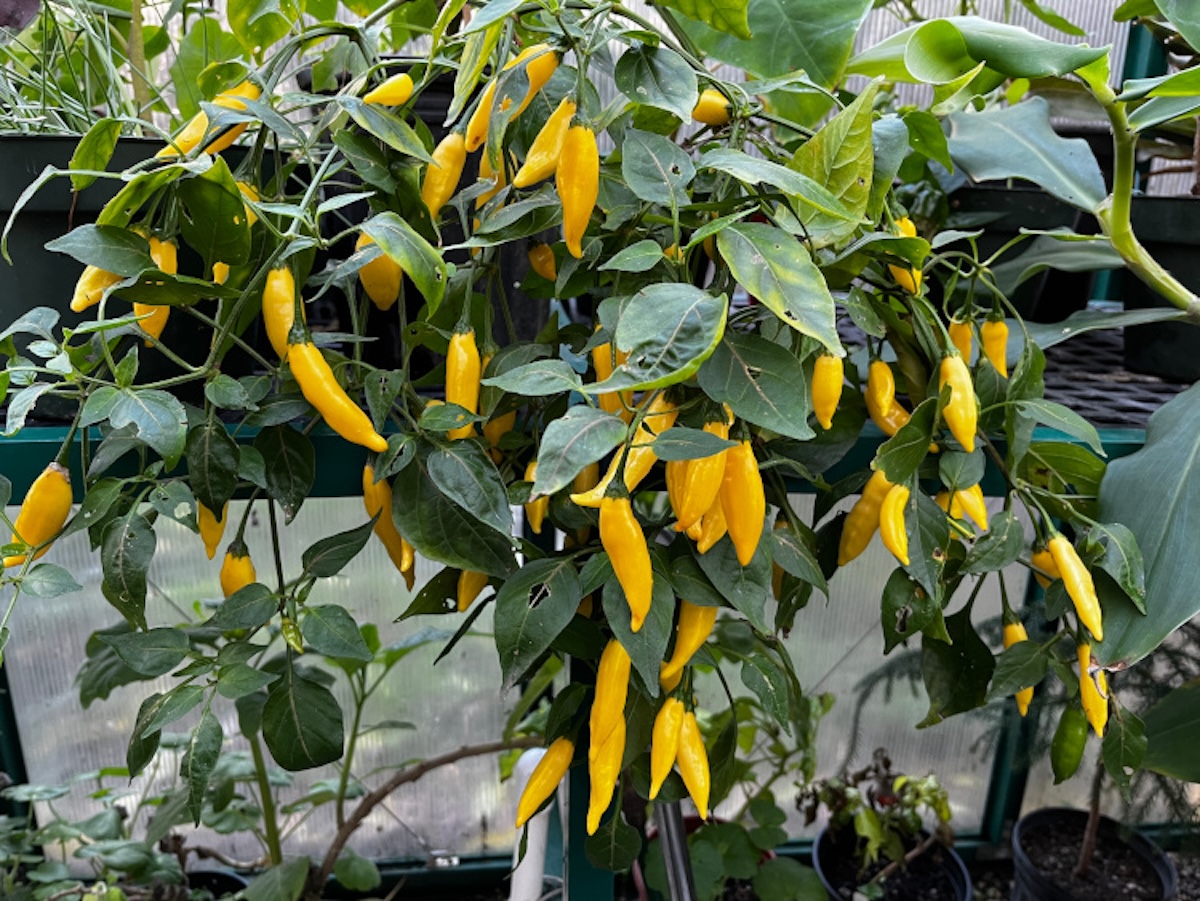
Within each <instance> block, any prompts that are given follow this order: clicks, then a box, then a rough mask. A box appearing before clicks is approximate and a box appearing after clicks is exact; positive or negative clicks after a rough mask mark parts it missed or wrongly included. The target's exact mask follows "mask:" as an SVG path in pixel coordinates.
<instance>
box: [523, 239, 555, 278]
mask: <svg viewBox="0 0 1200 901" xmlns="http://www.w3.org/2000/svg"><path fill="white" fill-rule="evenodd" d="M529 268H530V269H532V270H533V271H534V272H536V273H537V274H538V275H540V276H541V277H542V278H544V279H545V280H546V281H548V282H553V281H556V280H557V279H558V267H557V266H556V265H555V262H554V251H553V250H552V249H551V248H550V245H549V244H534V245H533V246H532V247H530V248H529Z"/></svg>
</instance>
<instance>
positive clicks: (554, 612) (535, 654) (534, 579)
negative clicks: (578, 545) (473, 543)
mask: <svg viewBox="0 0 1200 901" xmlns="http://www.w3.org/2000/svg"><path fill="white" fill-rule="evenodd" d="M582 598H583V591H582V590H581V588H580V585H579V575H578V573H577V572H576V570H575V564H574V562H572V561H571V560H567V559H562V558H556V559H549V560H534V561H532V562H530V563H527V564H525V566H523V567H522V568H521V569H520V570H518V571H517V572H516V573H514V574H513V575H512V576H510V577H509V578H508V579H506V580H505V582H504V584H503V585H501V586H500V590H499V592H497V594H496V611H495V614H494V629H495V632H496V651H497V653H498V654H499V655H500V671H501V674H502V676H503V686H502V689H501V690H502V691H508V690H509V689H510V688H512V687H513V686H514V685H516V684H517V682H519V681H520V680H521V679H523V678H524V677H525V676H526V674H527V673H528V672H529V669H530V667H532V666H533V665H534V664H535V663H537V661H538V659H539V658H540V657H541V656H542V654H544V653H545V652H546V649H547V648H549V647H550V644H551V642H553V641H554V639H555V638H556V637H558V633H559V632H561V631H562V630H563V629H564V628H565V627H566V625H567V624H568V623H569V622H570V621H571V620H572V619H573V618H574V616H575V611H576V609H578V607H579V602H580V600H581V599H582Z"/></svg>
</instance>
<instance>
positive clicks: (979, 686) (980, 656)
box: [917, 606, 996, 729]
mask: <svg viewBox="0 0 1200 901" xmlns="http://www.w3.org/2000/svg"><path fill="white" fill-rule="evenodd" d="M946 632H947V633H948V634H949V636H950V639H951V642H952V643H949V644H948V643H946V642H944V641H939V640H938V639H935V638H930V637H929V636H925V638H924V639H922V641H921V673H922V675H923V677H924V679H925V691H926V692H927V693H928V695H929V712H928V713H927V714H926V715H925V718H924V719H923V720H921V722H919V723H918V724H917V728H918V729H924V728H926V727H927V726H932V725H935V724H937V723H940V722H941V721H942V720H944V719H945V718H946V717H948V716H953V715H954V714H956V713H964V712H965V711H967V710H974V709H975V708H976V707H982V706H983V705H984V704H985V703H986V702H987V690H988V683H989V682H990V681H991V679H992V672H993V670H994V669H995V668H996V661H995V658H993V657H992V652H991V651H989V650H988V646H987V645H986V644H984V643H983V640H982V639H981V638H980V637H979V635H978V634H977V633H976V631H975V627H974V626H972V625H971V608H970V606H968V607H966V608H965V609H963V610H960V611H959V612H958V613H955V614H954V615H953V616H948V617H946Z"/></svg>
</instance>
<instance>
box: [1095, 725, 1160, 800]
mask: <svg viewBox="0 0 1200 901" xmlns="http://www.w3.org/2000/svg"><path fill="white" fill-rule="evenodd" d="M1148 743H1149V742H1148V739H1147V738H1146V725H1145V723H1143V722H1142V721H1141V720H1140V719H1138V718H1137V716H1136V715H1135V714H1134V713H1133V712H1132V711H1130V710H1126V709H1125V708H1124V707H1122V706H1121V705H1120V704H1111V705H1110V716H1109V718H1108V726H1107V728H1106V729H1105V730H1104V740H1103V741H1102V742H1101V743H1100V759H1101V760H1102V761H1104V771H1105V772H1106V773H1108V775H1109V778H1111V779H1112V781H1113V782H1114V783H1116V785H1117V787H1118V788H1120V789H1121V792H1122V794H1124V795H1125V796H1126V797H1128V795H1129V779H1130V777H1131V776H1132V775H1133V774H1134V773H1136V772H1137V771H1138V770H1139V769H1141V766H1142V761H1143V760H1144V759H1145V757H1146V748H1147V745H1148Z"/></svg>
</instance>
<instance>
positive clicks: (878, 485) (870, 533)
mask: <svg viewBox="0 0 1200 901" xmlns="http://www.w3.org/2000/svg"><path fill="white" fill-rule="evenodd" d="M891 490H892V483H891V482H889V481H888V479H887V476H885V475H884V474H883V470H882V469H880V470H876V471H875V472H874V473H872V474H871V478H870V479H869V480H868V481H867V484H866V485H865V486H864V487H863V492H862V495H861V496H860V497H859V499H858V500H857V501H855V503H854V506H853V507H851V508H850V515H849V516H847V517H846V522H845V523H843V525H842V537H841V539H840V541H839V542H838V566H845V565H846V564H847V563H849V562H850V561H851V560H853V559H854V558H855V557H857V556H858V555H859V554H861V553H862V552H863V551H865V550H866V549H867V545H868V544H870V543H871V539H872V538H873V537H875V532H876V530H877V529H878V528H879V511H880V508H881V507H882V506H883V500H884V498H886V497H887V495H888V492H890V491H891Z"/></svg>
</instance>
